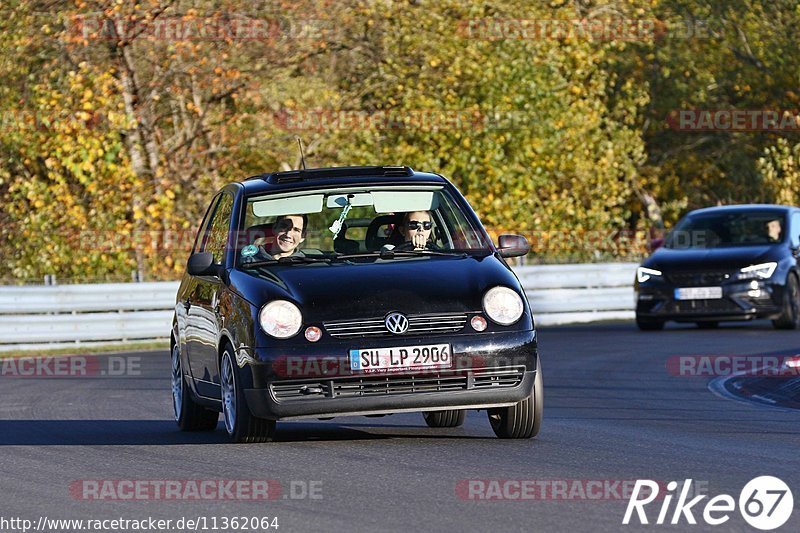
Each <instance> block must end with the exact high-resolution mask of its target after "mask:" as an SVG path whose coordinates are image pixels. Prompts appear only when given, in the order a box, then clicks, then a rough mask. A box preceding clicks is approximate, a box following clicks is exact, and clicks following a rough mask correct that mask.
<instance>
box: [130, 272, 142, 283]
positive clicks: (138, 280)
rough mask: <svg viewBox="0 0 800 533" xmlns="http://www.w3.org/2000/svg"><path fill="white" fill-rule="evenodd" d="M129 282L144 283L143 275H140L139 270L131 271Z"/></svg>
mask: <svg viewBox="0 0 800 533" xmlns="http://www.w3.org/2000/svg"><path fill="white" fill-rule="evenodd" d="M131 281H133V282H134V283H141V282H143V281H144V275H143V274H142V271H141V270H133V271H131Z"/></svg>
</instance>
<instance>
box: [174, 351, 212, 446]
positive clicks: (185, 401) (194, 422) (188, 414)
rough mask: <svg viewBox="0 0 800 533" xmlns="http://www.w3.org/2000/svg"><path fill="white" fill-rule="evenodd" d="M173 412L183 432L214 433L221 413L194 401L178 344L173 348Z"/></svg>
mask: <svg viewBox="0 0 800 533" xmlns="http://www.w3.org/2000/svg"><path fill="white" fill-rule="evenodd" d="M172 410H173V413H174V414H175V422H177V423H178V427H179V428H180V429H181V431H214V430H215V429H216V428H217V422H218V421H219V413H218V412H217V411H212V410H210V409H206V408H205V407H203V406H202V405H200V404H198V403H197V402H195V401H194V398H193V397H192V391H191V390H190V389H189V387H188V386H187V385H186V379H185V378H184V376H183V363H182V362H181V350H180V347H179V346H178V343H177V342H176V343H175V346H174V347H173V348H172Z"/></svg>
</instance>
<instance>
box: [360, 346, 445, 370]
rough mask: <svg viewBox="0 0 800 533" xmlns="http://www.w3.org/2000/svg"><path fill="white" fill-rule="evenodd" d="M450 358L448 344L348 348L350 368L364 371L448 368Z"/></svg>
mask: <svg viewBox="0 0 800 533" xmlns="http://www.w3.org/2000/svg"><path fill="white" fill-rule="evenodd" d="M452 359H453V358H452V357H451V354H450V345H449V344H431V345H428V346H399V347H396V348H369V349H363V350H350V368H351V369H352V370H357V371H359V372H366V373H375V372H400V371H403V370H415V369H418V368H450V365H451V364H452Z"/></svg>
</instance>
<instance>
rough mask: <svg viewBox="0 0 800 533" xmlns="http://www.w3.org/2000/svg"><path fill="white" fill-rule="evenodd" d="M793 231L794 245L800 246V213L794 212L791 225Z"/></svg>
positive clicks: (795, 246)
mask: <svg viewBox="0 0 800 533" xmlns="http://www.w3.org/2000/svg"><path fill="white" fill-rule="evenodd" d="M789 228H791V229H790V231H791V232H792V233H791V235H790V237H791V239H792V247H793V248H797V247H798V246H800V213H794V214H792V223H791V224H790V225H789Z"/></svg>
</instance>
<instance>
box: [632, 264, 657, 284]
mask: <svg viewBox="0 0 800 533" xmlns="http://www.w3.org/2000/svg"><path fill="white" fill-rule="evenodd" d="M661 274H662V272H661V271H660V270H656V269H654V268H647V267H639V268H637V269H636V279H637V280H638V281H639V283H644V282H645V281H647V280H648V279H650V278H660V277H661Z"/></svg>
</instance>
